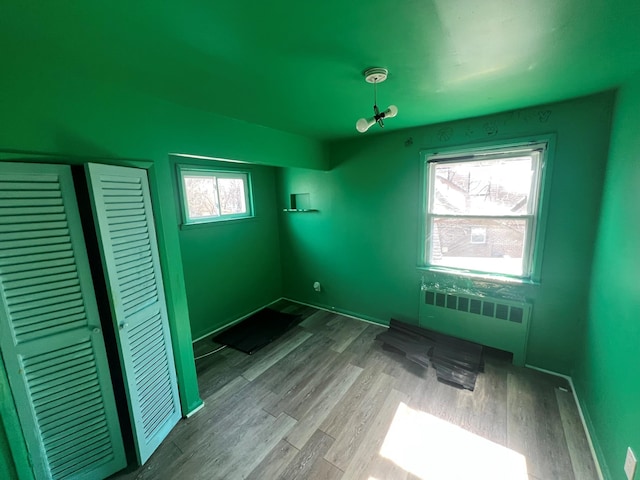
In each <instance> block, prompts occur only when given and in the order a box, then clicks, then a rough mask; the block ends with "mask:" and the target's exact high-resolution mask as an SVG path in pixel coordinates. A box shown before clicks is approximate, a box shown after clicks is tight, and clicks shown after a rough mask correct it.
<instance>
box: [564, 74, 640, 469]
mask: <svg viewBox="0 0 640 480" xmlns="http://www.w3.org/2000/svg"><path fill="white" fill-rule="evenodd" d="M639 131H640V76H636V78H635V79H634V81H633V82H629V83H628V84H627V85H625V86H623V87H622V88H621V89H620V91H619V93H618V97H617V105H616V112H615V116H614V122H613V128H612V134H611V149H610V154H609V164H608V167H607V174H606V180H605V185H604V193H603V202H602V215H601V218H600V226H599V230H598V240H597V244H596V248H595V256H594V263H593V276H592V282H591V292H590V301H589V315H588V321H587V325H586V331H585V341H584V347H583V349H582V351H581V356H580V357H579V361H578V369H577V372H576V374H575V376H574V381H575V384H576V388H577V391H578V395H579V398H580V399H581V403H582V407H583V411H584V413H585V416H586V417H587V421H588V424H589V426H590V431H591V436H592V439H593V440H594V443H595V445H596V451H597V452H598V456H599V458H600V463H601V465H602V466H603V467H605V468H606V469H607V470H608V474H607V478H611V479H615V480H618V479H619V480H623V479H625V480H626V476H625V474H624V471H623V466H624V460H625V456H626V451H627V447H628V446H630V447H631V448H632V449H633V450H634V452H635V454H636V457H638V456H640V409H639V407H638V406H639V405H640V370H639V369H638V365H639V362H638V347H639V346H640V278H639V272H640V214H639V213H638V206H640V135H639V134H638V132H639ZM639 474H640V472H636V477H638V475H639Z"/></svg>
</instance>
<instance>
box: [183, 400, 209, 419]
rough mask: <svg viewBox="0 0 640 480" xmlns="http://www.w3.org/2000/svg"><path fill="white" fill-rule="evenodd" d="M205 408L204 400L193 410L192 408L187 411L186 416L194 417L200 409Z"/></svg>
mask: <svg viewBox="0 0 640 480" xmlns="http://www.w3.org/2000/svg"><path fill="white" fill-rule="evenodd" d="M203 408H204V401H203V402H202V403H201V404H200V405H198V406H197V407H196V408H194V409H193V410H191V411H190V412H189V413H187V414H186V415H185V416H184V418H191V417H193V416H194V415H195V414H196V413H198V412H199V411H200V410H202V409H203Z"/></svg>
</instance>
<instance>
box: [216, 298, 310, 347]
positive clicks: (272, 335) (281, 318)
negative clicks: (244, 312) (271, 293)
mask: <svg viewBox="0 0 640 480" xmlns="http://www.w3.org/2000/svg"><path fill="white" fill-rule="evenodd" d="M301 320H302V317H301V316H300V315H293V314H291V313H284V312H278V311H277V310H272V309H270V308H263V309H262V310H260V311H259V312H256V313H254V314H253V315H251V316H250V317H247V318H245V319H244V320H243V321H241V322H240V323H238V324H236V325H234V326H233V327H231V328H229V329H228V330H225V331H224V332H222V333H221V334H219V335H216V336H215V337H214V338H213V341H214V342H216V343H220V344H222V345H227V346H228V347H231V348H234V349H236V350H239V351H241V352H244V353H248V354H249V355H251V354H252V353H254V352H256V351H258V350H260V349H261V348H262V347H264V346H265V345H268V344H269V343H271V342H273V341H274V340H275V339H276V338H278V337H280V336H281V335H283V334H284V333H285V332H287V331H288V330H290V329H291V328H293V327H295V326H296V325H297V324H298V323H300V321H301Z"/></svg>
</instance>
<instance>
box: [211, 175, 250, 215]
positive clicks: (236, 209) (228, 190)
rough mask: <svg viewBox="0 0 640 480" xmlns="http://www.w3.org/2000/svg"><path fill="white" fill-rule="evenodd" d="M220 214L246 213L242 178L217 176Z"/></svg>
mask: <svg viewBox="0 0 640 480" xmlns="http://www.w3.org/2000/svg"><path fill="white" fill-rule="evenodd" d="M218 190H219V193H220V210H221V212H222V215H232V214H237V213H246V211H247V204H246V200H245V192H244V181H243V179H242V178H218Z"/></svg>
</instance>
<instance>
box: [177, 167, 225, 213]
mask: <svg viewBox="0 0 640 480" xmlns="http://www.w3.org/2000/svg"><path fill="white" fill-rule="evenodd" d="M184 188H185V192H186V195H187V207H188V209H189V218H202V217H217V216H219V215H220V211H219V209H218V200H217V197H218V195H217V192H216V177H205V176H200V175H197V176H190V175H185V176H184Z"/></svg>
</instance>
